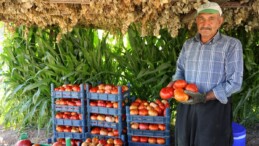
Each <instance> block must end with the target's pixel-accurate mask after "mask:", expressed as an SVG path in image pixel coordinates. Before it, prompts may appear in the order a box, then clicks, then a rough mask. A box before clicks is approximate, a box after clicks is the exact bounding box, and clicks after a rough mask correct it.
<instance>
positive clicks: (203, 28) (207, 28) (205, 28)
mask: <svg viewBox="0 0 259 146" xmlns="http://www.w3.org/2000/svg"><path fill="white" fill-rule="evenodd" d="M200 30H211V28H210V27H201V29H200Z"/></svg>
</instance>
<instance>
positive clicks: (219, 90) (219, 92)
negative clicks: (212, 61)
mask: <svg viewBox="0 0 259 146" xmlns="http://www.w3.org/2000/svg"><path fill="white" fill-rule="evenodd" d="M212 91H213V93H214V95H215V96H216V98H217V99H218V100H219V101H220V102H221V103H223V104H227V102H228V98H227V96H226V92H225V90H224V88H223V87H222V86H217V87H216V88H214V89H213V90H212Z"/></svg>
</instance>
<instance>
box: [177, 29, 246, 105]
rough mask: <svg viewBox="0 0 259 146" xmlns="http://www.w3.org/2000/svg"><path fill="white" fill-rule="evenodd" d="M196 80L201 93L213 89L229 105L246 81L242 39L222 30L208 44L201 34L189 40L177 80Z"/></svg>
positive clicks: (222, 101) (182, 54) (182, 53)
mask: <svg viewBox="0 0 259 146" xmlns="http://www.w3.org/2000/svg"><path fill="white" fill-rule="evenodd" d="M178 79H184V80H186V81H187V82H188V83H195V84H196V85H197V86H198V88H199V92H200V93H207V92H208V91H211V90H212V91H213V92H214V94H215V96H216V98H217V99H218V100H219V101H220V102H221V103H223V104H226V103H227V101H228V97H230V96H231V94H233V93H235V92H237V91H239V90H240V88H241V85H242V81H243V49H242V44H241V42H240V41H239V40H238V39H235V38H233V37H229V36H226V35H223V34H221V33H219V32H217V34H216V35H215V36H214V37H213V38H212V39H211V40H210V41H209V42H207V43H205V44H204V43H202V42H201V40H200V35H199V34H197V35H196V36H195V37H193V38H190V39H188V40H187V41H186V42H185V43H184V45H183V47H182V50H181V52H180V55H179V58H178V60H177V68H176V73H175V75H174V76H173V80H178Z"/></svg>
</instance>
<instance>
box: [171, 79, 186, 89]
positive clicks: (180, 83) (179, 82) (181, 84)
mask: <svg viewBox="0 0 259 146" xmlns="http://www.w3.org/2000/svg"><path fill="white" fill-rule="evenodd" d="M186 85H187V82H186V81H185V80H176V81H175V82H174V84H173V88H174V89H177V88H182V89H183V88H185V87H186Z"/></svg>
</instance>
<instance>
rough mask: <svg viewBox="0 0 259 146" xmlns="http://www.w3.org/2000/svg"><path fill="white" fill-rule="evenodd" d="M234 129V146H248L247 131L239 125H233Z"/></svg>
mask: <svg viewBox="0 0 259 146" xmlns="http://www.w3.org/2000/svg"><path fill="white" fill-rule="evenodd" d="M232 129H233V140H234V142H233V146H245V145H246V129H245V128H244V127H243V126H242V125H240V124H238V123H235V122H233V123H232Z"/></svg>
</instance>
